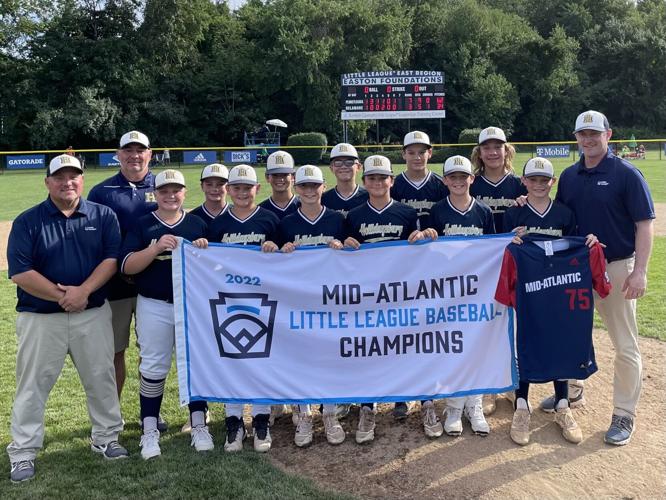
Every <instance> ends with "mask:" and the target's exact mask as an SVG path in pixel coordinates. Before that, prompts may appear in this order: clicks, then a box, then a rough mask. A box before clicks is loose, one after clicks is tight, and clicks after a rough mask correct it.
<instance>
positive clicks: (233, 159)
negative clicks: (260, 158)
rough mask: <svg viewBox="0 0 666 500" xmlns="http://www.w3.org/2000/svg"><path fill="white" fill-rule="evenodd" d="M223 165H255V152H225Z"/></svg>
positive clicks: (252, 150)
mask: <svg viewBox="0 0 666 500" xmlns="http://www.w3.org/2000/svg"><path fill="white" fill-rule="evenodd" d="M224 162H225V163H247V164H251V163H257V150H256V149H248V150H246V151H225V152H224Z"/></svg>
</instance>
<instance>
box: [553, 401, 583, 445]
mask: <svg viewBox="0 0 666 500" xmlns="http://www.w3.org/2000/svg"><path fill="white" fill-rule="evenodd" d="M555 422H557V425H559V426H560V427H561V428H562V436H564V439H566V440H567V441H569V442H570V443H574V444H578V443H580V442H581V441H582V440H583V431H582V430H581V429H580V427H578V424H577V423H576V420H575V419H574V417H573V413H572V412H571V408H569V407H566V408H557V409H556V410H555Z"/></svg>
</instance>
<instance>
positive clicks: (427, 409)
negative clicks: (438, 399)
mask: <svg viewBox="0 0 666 500" xmlns="http://www.w3.org/2000/svg"><path fill="white" fill-rule="evenodd" d="M421 417H422V418H423V431H424V432H425V435H426V436H428V437H430V438H438V437H439V436H441V435H442V434H443V433H444V429H443V428H442V422H441V421H440V420H439V417H438V416H437V412H436V411H435V403H433V402H432V401H426V402H425V403H423V404H422V405H421Z"/></svg>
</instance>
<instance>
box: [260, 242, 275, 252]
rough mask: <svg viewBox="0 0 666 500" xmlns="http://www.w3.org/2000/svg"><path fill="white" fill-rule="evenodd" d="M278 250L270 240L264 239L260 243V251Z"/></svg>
mask: <svg viewBox="0 0 666 500" xmlns="http://www.w3.org/2000/svg"><path fill="white" fill-rule="evenodd" d="M278 250H279V248H278V246H277V245H276V244H275V243H273V242H272V241H264V243H263V244H262V245H261V251H262V252H266V253H274V252H277V251H278Z"/></svg>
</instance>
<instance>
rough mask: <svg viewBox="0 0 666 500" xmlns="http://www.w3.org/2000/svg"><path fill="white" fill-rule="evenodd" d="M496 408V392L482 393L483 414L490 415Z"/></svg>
mask: <svg viewBox="0 0 666 500" xmlns="http://www.w3.org/2000/svg"><path fill="white" fill-rule="evenodd" d="M496 409H497V394H484V395H483V414H484V415H492V414H493V413H495V410H496Z"/></svg>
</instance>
